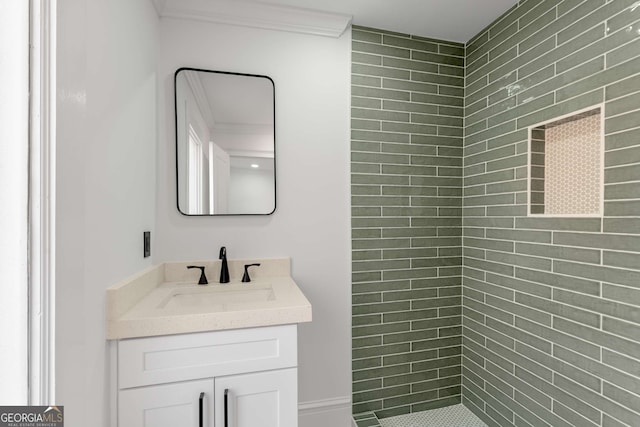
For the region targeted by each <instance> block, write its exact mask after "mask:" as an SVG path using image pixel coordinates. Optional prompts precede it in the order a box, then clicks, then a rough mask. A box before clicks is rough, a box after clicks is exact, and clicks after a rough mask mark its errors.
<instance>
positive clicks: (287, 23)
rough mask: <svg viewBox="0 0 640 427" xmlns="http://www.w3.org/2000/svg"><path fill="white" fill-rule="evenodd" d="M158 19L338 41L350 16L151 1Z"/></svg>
mask: <svg viewBox="0 0 640 427" xmlns="http://www.w3.org/2000/svg"><path fill="white" fill-rule="evenodd" d="M153 2H154V4H155V7H156V10H157V11H158V15H159V16H160V17H161V18H178V19H193V20H198V21H206V22H213V23H218V24H228V25H238V26H243V27H253V28H262V29H268V30H278V31H288V32H295V33H303V34H312V35H318V36H326V37H335V38H338V37H340V36H341V35H342V34H343V33H344V31H345V30H346V29H347V27H348V26H349V25H350V24H351V20H352V16H350V15H341V14H335V13H327V12H319V11H315V10H309V9H299V8H293V7H284V6H277V5H272V4H265V3H257V2H248V1H239V0H153Z"/></svg>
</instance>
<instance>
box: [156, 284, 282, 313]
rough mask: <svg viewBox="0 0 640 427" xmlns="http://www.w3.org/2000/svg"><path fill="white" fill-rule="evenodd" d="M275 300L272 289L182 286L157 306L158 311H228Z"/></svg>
mask: <svg viewBox="0 0 640 427" xmlns="http://www.w3.org/2000/svg"><path fill="white" fill-rule="evenodd" d="M273 300H275V293H274V292H273V287H272V286H271V285H269V284H261V285H260V286H259V287H256V286H252V285H209V286H198V285H196V286H193V285H184V289H182V288H177V289H173V290H172V291H171V292H170V293H169V295H167V297H166V298H165V299H164V300H162V301H161V303H160V304H159V305H158V308H159V309H169V310H172V309H196V310H197V309H205V308H206V309H207V311H213V312H215V311H229V310H234V309H237V308H239V307H242V306H245V305H247V304H253V303H260V302H266V301H273Z"/></svg>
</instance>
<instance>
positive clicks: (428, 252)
mask: <svg viewBox="0 0 640 427" xmlns="http://www.w3.org/2000/svg"><path fill="white" fill-rule="evenodd" d="M352 99H353V100H352V148H351V152H352V160H351V167H352V239H353V242H352V246H353V252H352V253H353V411H354V413H362V414H364V413H371V412H375V414H376V415H378V416H379V417H381V418H384V417H388V416H393V415H398V414H403V413H407V412H414V411H420V410H424V409H430V408H433V407H438V406H444V405H449V404H454V403H457V402H459V401H460V400H462V402H463V403H464V404H465V405H466V406H467V407H469V408H471V409H472V410H473V411H474V412H475V413H476V414H477V415H478V416H480V417H481V418H482V419H483V420H484V421H485V422H486V423H487V424H488V425H489V426H535V427H537V426H553V427H556V426H566V427H569V426H580V427H582V426H603V427H618V426H640V7H639V6H638V2H637V1H636V0H609V1H607V0H583V1H581V0H563V1H559V0H524V1H521V2H519V4H518V5H517V6H515V7H513V8H512V9H510V10H509V11H508V12H507V13H506V14H505V15H504V16H502V17H501V18H499V19H498V20H497V21H495V22H494V23H493V24H492V25H491V26H489V27H488V28H487V29H486V30H484V31H483V32H481V33H480V34H478V35H477V36H476V37H474V38H473V39H472V40H470V41H469V42H468V43H467V45H466V47H463V46H461V45H459V44H456V43H449V42H445V41H438V40H429V39H424V38H418V37H412V36H408V35H403V34H397V33H389V32H384V31H380V30H374V29H369V28H361V27H356V28H354V30H353V65H352ZM597 105H603V107H604V109H603V113H604V127H605V129H604V133H605V141H604V142H605V153H604V184H605V185H604V214H603V217H602V218H544V217H542V218H541V217H527V202H528V197H529V196H528V193H527V189H528V180H529V174H528V168H527V159H528V153H527V150H528V141H527V138H528V127H529V126H533V125H536V124H539V123H543V122H546V121H549V120H553V119H556V118H558V117H561V116H565V115H567V114H570V113H573V112H576V111H581V110H585V109H587V108H589V107H592V106H597ZM463 120H464V122H463ZM539 149H540V147H537V150H538V151H539ZM540 166H542V165H540ZM534 181H535V180H534ZM539 181H542V180H539ZM542 182H543V181H542ZM534 191H537V192H538V193H539V194H543V193H542V192H543V191H544V187H542V186H538V187H536V188H534ZM535 197H540V196H539V195H536V196H535ZM462 255H463V256H462ZM461 268H462V271H461ZM461 281H462V286H461ZM461 294H462V295H461ZM461 352H462V357H461ZM372 418H373V416H372V415H362V420H363V421H362V422H366V421H364V420H369V419H372Z"/></svg>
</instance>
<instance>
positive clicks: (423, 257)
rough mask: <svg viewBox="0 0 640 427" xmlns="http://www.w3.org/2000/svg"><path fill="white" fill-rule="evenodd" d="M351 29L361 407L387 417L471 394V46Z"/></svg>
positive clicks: (357, 402)
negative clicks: (466, 133)
mask: <svg viewBox="0 0 640 427" xmlns="http://www.w3.org/2000/svg"><path fill="white" fill-rule="evenodd" d="M352 34H353V54H352V55H353V60H352V61H353V64H352V138H351V139H352V147H351V177H352V186H351V190H352V240H353V241H352V247H353V412H354V413H356V414H360V413H366V412H375V413H376V415H377V416H378V417H381V418H384V417H389V416H394V415H400V414H405V413H409V412H414V411H420V410H425V409H430V408H436V407H441V406H447V405H451V404H456V403H459V402H460V400H461V388H460V384H461V370H462V367H461V351H462V321H461V319H462V318H461V310H462V307H461V300H462V298H461V293H462V286H461V280H462V278H461V274H462V258H461V257H462V237H461V236H462V217H461V214H462V146H463V114H464V108H463V107H464V46H463V45H461V44H457V43H450V42H442V41H438V40H431V39H424V38H418V37H412V36H408V35H404V34H397V33H390V32H384V31H380V30H374V29H369V28H362V27H355V28H354V29H353V33H352ZM364 419H367V420H368V419H370V418H369V417H367V416H364V415H363V420H364ZM362 422H365V421H359V424H360V423H362Z"/></svg>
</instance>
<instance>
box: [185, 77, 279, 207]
mask: <svg viewBox="0 0 640 427" xmlns="http://www.w3.org/2000/svg"><path fill="white" fill-rule="evenodd" d="M175 102H176V105H175V111H176V155H177V159H176V166H177V179H178V210H179V211H180V212H181V213H183V214H184V215H268V214H271V213H273V212H274V211H275V207H276V185H275V184H276V182H275V109H274V84H273V81H272V80H271V79H270V78H269V77H267V76H259V75H250V74H239V73H230V72H222V71H209V70H199V69H194V68H180V69H179V70H178V71H176V74H175Z"/></svg>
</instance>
